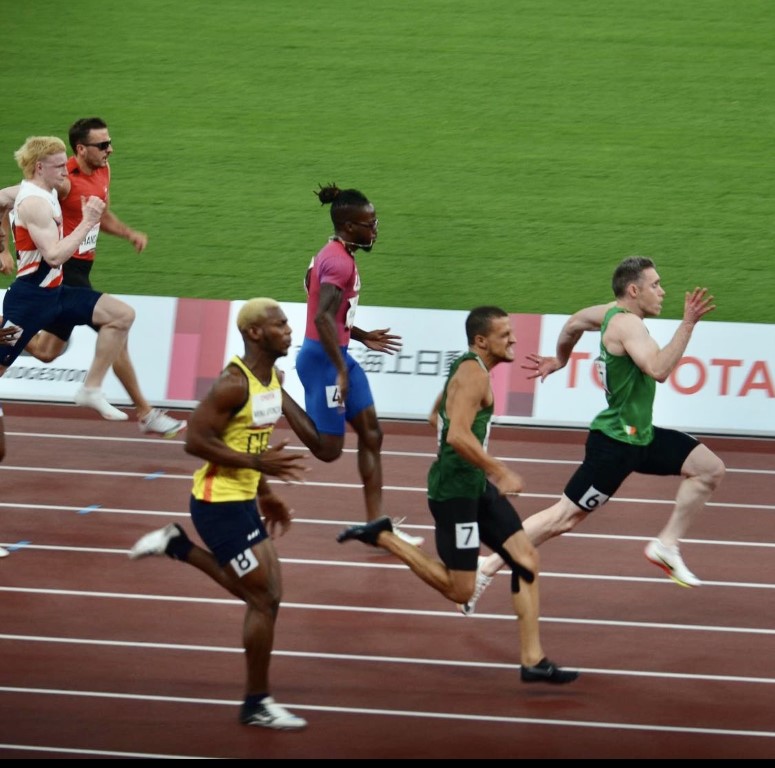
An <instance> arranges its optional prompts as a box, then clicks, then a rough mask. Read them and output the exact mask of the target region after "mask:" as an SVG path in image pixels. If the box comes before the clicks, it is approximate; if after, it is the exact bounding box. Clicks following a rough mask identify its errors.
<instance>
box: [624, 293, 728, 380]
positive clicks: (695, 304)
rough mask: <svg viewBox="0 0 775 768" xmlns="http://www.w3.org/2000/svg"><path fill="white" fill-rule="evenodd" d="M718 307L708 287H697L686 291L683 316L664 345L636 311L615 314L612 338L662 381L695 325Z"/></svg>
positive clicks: (682, 350) (682, 351)
mask: <svg viewBox="0 0 775 768" xmlns="http://www.w3.org/2000/svg"><path fill="white" fill-rule="evenodd" d="M715 308H716V305H715V304H713V296H710V295H708V291H707V288H695V289H694V290H693V291H692V292H691V293H689V292H688V291H687V293H686V295H685V297H684V316H683V320H682V321H681V323H680V325H679V326H678V328H676V330H675V333H674V334H673V338H672V339H670V341H669V342H668V343H667V344H666V345H665V346H664V347H663V348H662V349H660V348H659V345H658V344H657V343H656V342H655V341H654V339H652V338H651V336H650V335H649V332H648V330H647V329H646V326H645V324H644V323H643V321H642V320H640V319H639V318H637V317H634V316H633V315H617V316H616V318H614V320H615V323H616V324H615V325H614V327H613V328H612V329H611V330H612V332H613V340H614V341H618V342H619V343H620V344H621V346H622V348H623V349H624V351H625V352H626V353H627V354H628V355H629V356H630V357H631V358H632V359H633V361H634V362H635V364H636V365H637V366H638V368H640V369H641V371H643V373H645V374H646V375H648V376H651V377H652V378H653V379H655V380H656V381H659V382H663V381H666V380H667V377H668V376H669V375H670V374H671V373H672V372H673V370H674V369H675V367H676V365H678V363H679V361H680V360H681V358H682V357H683V354H684V352H685V351H686V347H687V346H688V344H689V339H691V337H692V332H693V331H694V326H695V325H696V324H697V323H698V322H699V321H700V319H701V318H702V317H704V316H705V315H706V314H707V313H708V312H712V311H713V310H714V309H715ZM612 325H613V322H612Z"/></svg>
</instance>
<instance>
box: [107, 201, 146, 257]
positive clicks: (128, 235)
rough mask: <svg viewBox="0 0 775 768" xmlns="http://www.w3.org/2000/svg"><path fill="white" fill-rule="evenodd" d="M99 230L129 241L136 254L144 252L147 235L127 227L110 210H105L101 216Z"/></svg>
mask: <svg viewBox="0 0 775 768" xmlns="http://www.w3.org/2000/svg"><path fill="white" fill-rule="evenodd" d="M100 229H101V230H102V231H103V232H107V233H108V234H109V235H114V236H115V237H120V238H123V239H124V240H129V242H130V243H132V245H133V246H134V249H135V251H137V253H142V252H143V251H144V250H145V246H146V245H148V235H146V234H145V232H138V231H137V230H135V229H132V227H130V226H129V225H127V224H124V222H123V221H121V219H119V218H118V216H116V214H115V213H113V211H112V210H110V208H106V209H105V212H104V213H103V214H102V219H100Z"/></svg>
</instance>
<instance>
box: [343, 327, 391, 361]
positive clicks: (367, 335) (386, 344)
mask: <svg viewBox="0 0 775 768" xmlns="http://www.w3.org/2000/svg"><path fill="white" fill-rule="evenodd" d="M388 331H390V328H377V329H376V330H374V331H364V330H363V329H362V328H356V327H355V326H353V327H352V328H350V336H351V337H352V338H353V339H355V341H360V342H361V344H363V345H364V346H365V347H368V348H369V349H373V350H374V351H375V352H384V353H385V354H387V355H394V354H395V353H396V352H398V351H399V350H400V349H401V337H400V336H396V335H395V334H392V333H388Z"/></svg>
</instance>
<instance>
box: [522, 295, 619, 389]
mask: <svg viewBox="0 0 775 768" xmlns="http://www.w3.org/2000/svg"><path fill="white" fill-rule="evenodd" d="M614 303H615V302H613V301H612V302H609V303H608V304H596V305H594V306H592V307H586V308H585V309H580V310H579V311H578V312H576V313H575V314H573V315H571V316H570V317H569V318H568V319H567V320H566V321H565V325H563V327H562V330H561V331H560V335H559V336H558V337H557V349H556V352H555V354H554V355H548V356H547V355H536V354H530V355H527V359H528V361H529V362H528V363H527V364H526V365H523V366H522V367H523V368H524V369H526V370H528V371H531V373H530V374H529V375H528V377H527V378H528V379H536V378H539V377H540V378H541V381H544V380H545V379H546V377H547V376H549V375H550V374H552V373H554V372H555V371H559V370H560V369H561V368H564V367H565V366H566V365H567V364H568V360H569V359H570V356H571V352H573V349H574V347H575V346H576V344H578V341H579V339H580V338H581V337H582V336H583V335H584V332H585V331H599V330H600V328H601V327H602V325H603V320H604V319H605V313H606V312H607V311H608V310H609V309H610V308H611V307H612V306H613V305H614Z"/></svg>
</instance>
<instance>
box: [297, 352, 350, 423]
mask: <svg viewBox="0 0 775 768" xmlns="http://www.w3.org/2000/svg"><path fill="white" fill-rule="evenodd" d="M296 373H298V375H299V379H300V380H301V383H302V385H303V386H304V410H306V411H307V413H308V414H309V417H310V418H311V419H312V420H313V421H314V422H315V426H316V427H317V428H318V430H319V431H320V432H323V433H324V434H330V435H344V432H345V413H344V409H343V408H342V407H341V405H340V403H339V402H337V400H335V399H334V398H335V397H336V396H337V387H336V377H337V372H336V367H335V366H334V364H333V363H332V362H331V360H330V358H329V357H328V354H327V353H326V351H325V350H324V349H323V345H322V344H321V343H320V342H318V341H312V340H311V339H304V342H303V344H302V345H301V349H300V350H299V354H298V355H297V357H296Z"/></svg>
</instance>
